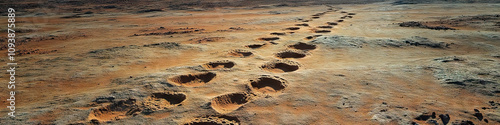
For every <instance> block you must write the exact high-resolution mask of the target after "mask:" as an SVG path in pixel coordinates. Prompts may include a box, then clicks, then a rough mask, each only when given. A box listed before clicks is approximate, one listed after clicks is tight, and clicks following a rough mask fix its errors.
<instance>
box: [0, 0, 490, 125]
mask: <svg viewBox="0 0 500 125" xmlns="http://www.w3.org/2000/svg"><path fill="white" fill-rule="evenodd" d="M469 8H474V9H469ZM499 8H500V4H481V3H473V4H406V5H393V4H391V3H388V2H382V3H373V4H338V5H310V6H270V7H262V8H245V7H239V8H216V9H209V10H202V11H190V10H168V11H160V12H151V13H133V14H131V13H119V12H109V13H100V14H93V15H92V16H91V17H80V18H69V17H66V18H61V17H62V15H47V16H44V17H43V18H42V17H39V16H33V17H31V16H29V15H28V16H20V17H17V20H19V23H18V24H19V26H20V27H19V28H23V29H25V30H26V31H34V32H28V33H24V34H21V33H20V34H21V36H20V37H19V38H20V39H27V40H25V42H23V43H22V45H19V49H23V50H30V49H36V50H44V53H28V54H25V55H22V56H18V57H17V58H18V60H19V62H18V63H20V64H19V67H18V73H19V74H18V81H19V84H18V88H17V92H16V93H17V94H16V100H18V101H17V102H16V107H17V109H16V111H17V112H16V114H17V117H16V118H14V119H12V118H9V117H7V116H5V117H1V118H0V124H185V125H198V124H210V125H211V124H223V125H226V124H230V125H231V124H232V125H237V124H242V125H247V124H291V125H292V124H296V125H303V124H325V125H326V124H340V125H350V124H471V123H473V124H500V109H498V106H500V85H499V82H500V53H499V52H500V42H499V41H500V33H499V32H498V30H499V29H500V27H499V26H496V25H495V24H490V23H483V24H481V23H480V22H479V23H472V24H474V25H467V24H471V23H467V22H465V23H462V24H463V25H452V26H451V27H452V28H453V29H454V30H435V29H428V28H421V27H401V26H400V25H399V24H400V23H403V22H408V21H417V22H432V21H439V20H446V19H448V18H453V19H456V18H459V17H461V16H463V15H467V16H477V15H495V14H498V12H500V10H499ZM271 12H272V13H271ZM493 17H494V16H493ZM493 17H492V18H493ZM497 17H498V16H497ZM489 19H490V18H489ZM494 19H495V18H493V20H494ZM44 20H45V21H46V20H48V21H46V22H43V21H44ZM455 21H456V20H455ZM496 21H498V19H497V20H496ZM56 24H57V25H56ZM2 25H3V24H2ZM35 31H36V32H35ZM2 33H4V32H2ZM2 36H6V35H2ZM53 50H57V51H53ZM1 51H2V53H6V50H5V49H3V50H1ZM4 56H5V55H3V56H2V58H1V59H2V60H0V61H1V62H2V63H5V62H6V61H7V60H5V59H6V58H3V57H4ZM4 68H5V67H4ZM0 81H1V82H2V83H6V81H7V74H4V75H2V76H1V79H0ZM0 91H1V92H2V93H7V91H8V89H6V88H3V87H2V88H0ZM0 98H1V99H2V101H1V103H2V105H7V104H8V102H7V101H5V98H7V96H6V95H4V94H2V95H1V97H0ZM7 111H8V110H7V109H6V108H2V109H0V112H1V113H2V114H7Z"/></svg>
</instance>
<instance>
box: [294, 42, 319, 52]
mask: <svg viewBox="0 0 500 125" xmlns="http://www.w3.org/2000/svg"><path fill="white" fill-rule="evenodd" d="M288 47H289V48H293V49H298V50H314V49H316V45H314V44H307V43H303V42H298V43H296V44H293V45H289V46H288Z"/></svg>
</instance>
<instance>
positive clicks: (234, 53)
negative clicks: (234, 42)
mask: <svg viewBox="0 0 500 125" xmlns="http://www.w3.org/2000/svg"><path fill="white" fill-rule="evenodd" d="M229 55H230V56H234V57H248V56H251V55H253V53H252V52H250V51H247V50H242V49H236V50H231V51H229Z"/></svg>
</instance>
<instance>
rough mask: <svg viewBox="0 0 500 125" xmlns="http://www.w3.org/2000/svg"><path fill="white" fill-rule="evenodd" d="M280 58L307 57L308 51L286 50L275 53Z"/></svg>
mask: <svg viewBox="0 0 500 125" xmlns="http://www.w3.org/2000/svg"><path fill="white" fill-rule="evenodd" d="M275 55H276V57H278V58H304V57H306V55H307V54H306V53H305V52H302V51H296V50H285V51H281V52H278V53H276V54H275Z"/></svg>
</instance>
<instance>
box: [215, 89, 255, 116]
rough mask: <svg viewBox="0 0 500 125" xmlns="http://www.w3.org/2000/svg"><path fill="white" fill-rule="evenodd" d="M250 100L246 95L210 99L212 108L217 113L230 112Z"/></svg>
mask: <svg viewBox="0 0 500 125" xmlns="http://www.w3.org/2000/svg"><path fill="white" fill-rule="evenodd" d="M249 100H250V95H249V94H248V93H231V94H225V95H220V96H217V97H215V98H213V99H212V101H211V106H212V108H213V109H214V110H215V111H217V112H219V113H229V112H232V111H234V110H236V109H238V108H239V107H241V106H242V105H243V104H245V103H247V102H248V101H249Z"/></svg>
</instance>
